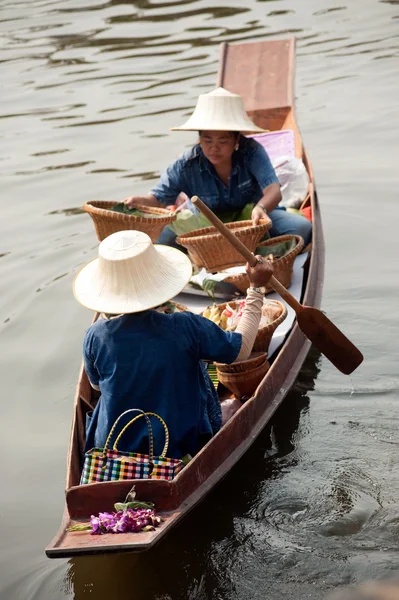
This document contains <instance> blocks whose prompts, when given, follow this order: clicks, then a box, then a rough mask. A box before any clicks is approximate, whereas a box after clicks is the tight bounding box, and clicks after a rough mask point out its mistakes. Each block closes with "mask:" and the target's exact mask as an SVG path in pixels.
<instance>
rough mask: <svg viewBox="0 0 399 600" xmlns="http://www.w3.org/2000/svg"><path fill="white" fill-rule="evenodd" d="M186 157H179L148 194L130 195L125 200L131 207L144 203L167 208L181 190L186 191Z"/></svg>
mask: <svg viewBox="0 0 399 600" xmlns="http://www.w3.org/2000/svg"><path fill="white" fill-rule="evenodd" d="M184 164H185V159H184V158H183V157H182V158H178V159H177V160H175V161H174V162H173V163H172V164H171V165H169V167H168V168H167V169H166V171H164V172H163V173H162V175H161V177H160V179H159V181H158V183H156V184H155V185H154V187H153V188H152V190H151V191H150V193H149V194H147V195H146V196H129V197H128V198H125V200H124V202H125V203H126V204H127V206H128V207H129V208H132V207H133V206H137V205H138V204H144V206H154V207H155V208H165V206H167V205H168V204H174V203H175V202H176V198H177V197H178V195H179V194H180V192H182V191H184V189H183V188H184V183H183V179H184V177H183V166H184Z"/></svg>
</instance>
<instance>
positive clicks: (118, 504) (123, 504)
mask: <svg viewBox="0 0 399 600" xmlns="http://www.w3.org/2000/svg"><path fill="white" fill-rule="evenodd" d="M128 508H132V509H133V510H135V509H136V508H154V505H153V503H152V502H139V500H134V502H116V503H115V504H114V509H115V511H116V512H118V511H120V510H122V511H123V512H126V511H127V509H128Z"/></svg>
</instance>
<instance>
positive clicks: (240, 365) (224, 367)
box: [215, 352, 267, 373]
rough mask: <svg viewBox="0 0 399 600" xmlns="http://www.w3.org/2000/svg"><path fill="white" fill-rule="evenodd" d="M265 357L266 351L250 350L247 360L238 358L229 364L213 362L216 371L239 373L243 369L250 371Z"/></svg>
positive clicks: (262, 361) (263, 360)
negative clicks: (238, 359)
mask: <svg viewBox="0 0 399 600" xmlns="http://www.w3.org/2000/svg"><path fill="white" fill-rule="evenodd" d="M266 359H267V354H266V352H252V353H251V355H250V357H249V358H247V360H240V361H238V362H233V363H231V364H229V365H228V364H226V363H218V362H215V366H216V367H217V369H218V371H221V372H223V373H241V372H243V371H252V370H253V369H256V367H259V366H260V365H262V364H263V363H264V362H265V361H266Z"/></svg>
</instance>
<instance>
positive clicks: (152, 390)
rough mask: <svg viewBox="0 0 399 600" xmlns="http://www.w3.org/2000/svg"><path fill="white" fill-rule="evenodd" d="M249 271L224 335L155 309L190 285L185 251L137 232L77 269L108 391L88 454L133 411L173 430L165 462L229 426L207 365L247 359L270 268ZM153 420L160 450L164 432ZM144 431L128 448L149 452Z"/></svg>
mask: <svg viewBox="0 0 399 600" xmlns="http://www.w3.org/2000/svg"><path fill="white" fill-rule="evenodd" d="M258 259H259V260H258V263H257V265H256V266H255V267H254V268H251V267H249V266H247V273H248V275H249V278H250V281H251V285H252V286H253V287H250V288H249V290H248V293H247V303H246V307H245V311H244V314H243V316H242V318H241V320H240V323H239V325H238V327H237V330H236V332H226V331H224V330H223V329H221V328H220V327H219V326H218V325H216V324H215V323H213V322H212V321H210V320H208V319H206V318H204V317H201V316H199V315H195V314H193V313H191V312H188V311H187V312H181V313H173V314H164V313H162V312H159V311H157V309H156V308H154V307H158V306H160V305H162V304H163V303H165V302H167V301H168V300H170V299H171V298H173V297H174V296H176V295H177V294H178V293H179V292H180V291H181V290H182V289H183V288H184V287H185V285H186V284H187V283H188V281H189V279H190V277H191V274H192V266H191V263H190V260H189V258H188V257H187V256H186V255H185V254H184V253H183V252H181V251H180V250H177V249H175V248H171V247H168V246H166V245H153V244H152V242H151V240H150V238H149V237H148V236H147V235H146V234H145V233H142V232H139V231H122V232H118V233H114V234H112V235H110V236H109V237H107V238H106V239H105V240H103V241H102V242H101V244H100V246H99V257H98V258H97V259H96V260H93V261H91V262H90V263H89V264H88V265H86V266H85V267H83V269H82V270H81V271H80V272H79V273H78V275H77V276H76V278H75V281H74V284H73V289H74V294H75V298H76V299H77V300H78V301H79V302H80V303H81V304H83V306H86V307H87V308H90V309H92V310H95V311H97V312H99V313H101V317H100V318H99V319H97V321H95V323H93V324H92V325H91V327H89V329H88V330H87V332H86V336H85V339H84V347H83V354H84V365H85V370H86V373H87V375H88V378H89V381H90V383H91V385H92V387H93V388H94V389H96V390H99V391H100V392H101V396H100V399H99V402H98V404H97V405H96V407H95V409H94V411H93V413H92V415H91V416H90V417H89V419H88V420H87V423H86V448H85V449H86V450H89V449H91V448H94V447H103V446H104V443H105V441H106V438H107V435H108V433H109V431H110V429H111V427H112V425H113V423H114V422H115V420H116V419H117V417H119V415H121V414H122V413H123V412H124V411H125V410H127V409H129V408H139V409H142V410H144V411H147V412H149V411H150V412H154V413H157V414H159V415H160V416H161V417H162V418H163V419H164V420H165V422H166V423H167V425H168V428H169V433H170V444H169V449H168V456H170V457H172V458H180V457H182V456H184V455H186V454H191V455H192V456H193V455H194V454H195V453H196V452H198V450H199V449H200V448H201V447H202V446H203V445H204V444H205V443H206V442H207V441H208V440H209V439H210V438H211V437H212V435H214V434H215V433H216V432H217V431H218V430H219V429H220V427H221V425H222V412H221V405H220V401H219V398H218V396H217V393H216V391H215V388H214V386H213V384H212V382H211V380H210V377H209V375H208V373H207V370H206V367H205V365H204V363H203V360H202V359H204V360H211V361H218V362H223V363H232V362H234V361H236V360H244V359H246V358H248V357H249V354H250V352H251V349H252V347H253V344H254V340H255V337H256V333H257V330H258V325H259V321H260V318H261V308H262V305H263V297H264V291H265V290H264V288H263V287H262V286H265V285H266V284H267V282H268V281H269V279H270V277H271V274H272V268H271V266H270V265H269V263H268V262H267V261H266V260H264V259H262V258H261V257H258ZM157 427H160V425H159V424H158V423H157V422H155V423H154V437H155V442H156V447H155V451H156V452H157V453H160V452H161V447H160V446H159V444H160V443H163V433H162V432H160V431H158V430H157ZM144 429H145V428H144V427H139V426H138V425H137V426H135V427H130V428H129V429H128V430H127V432H126V434H124V444H123V448H122V449H123V450H131V451H137V452H148V439H147V436H146V433H145V432H144Z"/></svg>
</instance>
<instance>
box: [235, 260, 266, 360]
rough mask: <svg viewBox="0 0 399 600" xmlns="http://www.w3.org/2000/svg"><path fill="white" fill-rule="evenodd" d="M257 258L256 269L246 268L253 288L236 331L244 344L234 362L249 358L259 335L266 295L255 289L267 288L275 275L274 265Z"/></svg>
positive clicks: (250, 290)
mask: <svg viewBox="0 0 399 600" xmlns="http://www.w3.org/2000/svg"><path fill="white" fill-rule="evenodd" d="M256 258H257V259H258V261H259V262H258V263H257V264H256V265H255V266H254V267H250V266H249V265H248V264H247V267H246V271H247V274H248V277H249V280H250V282H251V287H250V288H248V290H247V298H246V302H245V308H244V311H243V315H242V317H241V319H240V322H239V324H238V325H237V329H236V332H237V333H241V336H242V342H241V349H240V352H239V354H238V356H237V358H236V360H235V361H234V362H237V361H240V360H246V359H247V358H249V356H250V354H251V352H252V348H253V346H254V342H255V338H256V334H257V333H258V327H259V323H260V319H261V316H262V307H263V298H264V294H263V292H260V291H257V290H256V289H253V288H259V287H262V286H265V285H266V284H267V283H268V282H269V280H270V277H271V276H272V275H273V267H272V265H271V264H270V263H269V262H268V261H267V260H265V259H263V258H262V257H261V256H257V257H256Z"/></svg>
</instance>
